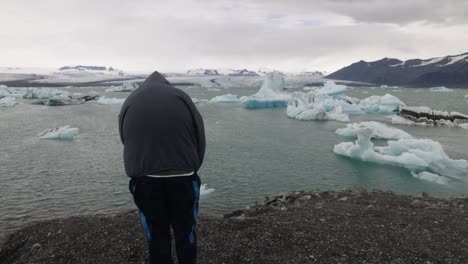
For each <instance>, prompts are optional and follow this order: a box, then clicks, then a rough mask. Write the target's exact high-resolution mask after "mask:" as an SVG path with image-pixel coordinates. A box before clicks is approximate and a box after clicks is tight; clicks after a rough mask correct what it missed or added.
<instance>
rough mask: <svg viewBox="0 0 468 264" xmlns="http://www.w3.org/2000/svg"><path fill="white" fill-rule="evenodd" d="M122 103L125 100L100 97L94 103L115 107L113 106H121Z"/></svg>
mask: <svg viewBox="0 0 468 264" xmlns="http://www.w3.org/2000/svg"><path fill="white" fill-rule="evenodd" d="M124 101H125V98H123V99H120V98H114V97H105V96H102V97H99V99H98V100H97V101H95V102H96V103H97V104H100V105H115V104H123V102H124Z"/></svg>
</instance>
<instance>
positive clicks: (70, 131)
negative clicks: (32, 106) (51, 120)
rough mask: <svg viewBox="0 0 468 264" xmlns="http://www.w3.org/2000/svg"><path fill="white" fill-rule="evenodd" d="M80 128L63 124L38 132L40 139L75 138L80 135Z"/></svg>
mask: <svg viewBox="0 0 468 264" xmlns="http://www.w3.org/2000/svg"><path fill="white" fill-rule="evenodd" d="M78 132H79V130H78V128H74V127H70V126H63V127H57V128H52V129H46V130H44V131H42V132H41V133H39V134H38V136H39V139H63V140H73V139H74V138H75V136H76V135H78Z"/></svg>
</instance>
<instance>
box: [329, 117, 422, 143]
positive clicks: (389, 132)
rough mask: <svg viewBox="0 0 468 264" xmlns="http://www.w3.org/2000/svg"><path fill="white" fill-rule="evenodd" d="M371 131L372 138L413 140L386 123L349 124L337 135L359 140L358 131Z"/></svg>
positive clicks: (338, 131) (337, 131)
mask: <svg viewBox="0 0 468 264" xmlns="http://www.w3.org/2000/svg"><path fill="white" fill-rule="evenodd" d="M366 128H367V129H370V130H371V131H372V136H371V137H372V138H379V139H403V138H413V137H412V136H411V135H410V134H408V133H406V132H405V131H403V130H401V129H398V128H394V127H390V126H387V125H386V124H384V123H380V122H375V121H368V122H361V123H352V124H347V125H346V127H344V128H339V129H337V130H336V132H335V133H336V134H338V135H340V136H344V137H350V138H357V136H358V131H359V130H360V129H366Z"/></svg>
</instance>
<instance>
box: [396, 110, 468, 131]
mask: <svg viewBox="0 0 468 264" xmlns="http://www.w3.org/2000/svg"><path fill="white" fill-rule="evenodd" d="M392 123H393V124H401V125H423V126H448V127H461V128H468V115H465V114H462V113H458V112H451V113H449V112H447V111H439V110H433V109H431V108H429V107H426V106H412V107H410V106H405V107H402V108H401V109H400V113H399V114H398V116H394V117H392Z"/></svg>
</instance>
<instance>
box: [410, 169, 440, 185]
mask: <svg viewBox="0 0 468 264" xmlns="http://www.w3.org/2000/svg"><path fill="white" fill-rule="evenodd" d="M411 175H413V177H415V178H417V179H420V180H425V181H430V182H434V183H437V184H443V185H447V184H448V179H447V177H443V176H440V175H439V174H435V173H430V172H427V171H422V172H419V173H417V172H411Z"/></svg>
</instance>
